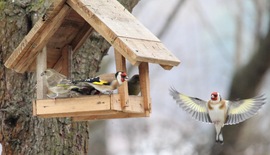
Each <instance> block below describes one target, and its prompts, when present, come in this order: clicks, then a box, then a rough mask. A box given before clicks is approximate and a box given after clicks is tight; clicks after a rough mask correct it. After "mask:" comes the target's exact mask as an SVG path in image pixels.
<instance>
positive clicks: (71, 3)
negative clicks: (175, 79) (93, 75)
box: [5, 0, 180, 73]
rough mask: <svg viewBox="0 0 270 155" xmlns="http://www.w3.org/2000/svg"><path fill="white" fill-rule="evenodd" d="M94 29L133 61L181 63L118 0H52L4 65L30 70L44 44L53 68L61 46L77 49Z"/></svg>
mask: <svg viewBox="0 0 270 155" xmlns="http://www.w3.org/2000/svg"><path fill="white" fill-rule="evenodd" d="M93 30H95V31H97V32H98V33H99V34H100V35H102V36H103V37H104V38H105V39H106V40H107V41H108V42H109V43H110V44H111V45H112V46H113V47H114V48H115V49H116V50H117V51H118V52H119V53H120V54H121V55H123V56H124V57H125V58H126V59H127V60H128V61H129V62H130V63H131V64H133V65H138V64H140V63H141V62H147V63H156V64H159V65H161V66H162V67H163V68H164V69H171V68H172V67H174V66H177V65H178V64H179V63H180V61H179V59H178V58H176V57H175V56H174V55H173V54H172V53H171V52H170V51H169V50H168V49H167V48H166V47H165V46H164V45H163V44H162V42H161V41H160V40H159V39H158V38H157V37H156V36H155V35H153V34H152V33H151V32H150V31H149V30H148V29H147V28H145V27H144V26H143V25H142V24H141V23H140V22H139V21H138V20H137V19H136V18H135V17H134V16H133V15H132V14H131V13H130V12H129V11H128V10H126V9H125V8H124V7H123V6H122V5H121V4H120V3H119V2H118V1H116V0H91V1H89V0H55V1H53V3H52V4H51V6H50V8H49V9H48V10H47V12H46V14H45V15H44V16H43V17H42V18H40V19H39V20H38V21H37V22H36V24H35V25H34V26H33V28H32V29H31V31H30V32H29V33H28V34H27V35H26V36H25V37H24V39H23V40H22V42H21V43H20V44H19V45H18V47H17V48H16V49H15V50H14V52H13V53H12V54H11V56H10V57H9V58H8V59H7V61H6V62H5V66H6V67H7V68H10V69H14V70H15V71H17V72H20V73H23V72H26V71H33V70H34V69H35V66H36V57H37V55H38V53H39V51H41V50H42V48H43V47H44V46H46V47H47V51H48V55H47V61H48V68H53V67H54V66H56V65H57V64H58V63H59V62H60V61H62V60H61V56H62V50H63V48H65V47H67V46H71V48H72V49H73V50H76V49H78V48H79V47H80V46H81V45H82V44H83V42H84V41H85V40H86V39H87V37H88V36H89V35H90V34H91V33H92V32H93ZM59 64H61V63H59Z"/></svg>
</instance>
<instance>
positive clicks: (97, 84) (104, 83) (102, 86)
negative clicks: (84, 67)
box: [72, 71, 128, 94]
mask: <svg viewBox="0 0 270 155" xmlns="http://www.w3.org/2000/svg"><path fill="white" fill-rule="evenodd" d="M127 79H128V76H127V74H126V73H125V72H122V71H118V72H116V73H108V74H101V75H99V76H97V77H94V78H90V79H85V80H75V81H72V83H74V84H75V85H77V84H79V83H81V82H83V83H85V84H89V85H90V86H92V87H94V88H95V89H96V90H98V91H100V92H102V93H105V92H108V93H109V94H112V92H113V90H115V89H116V88H118V87H119V86H121V85H122V84H123V83H124V82H125V81H126V80H127Z"/></svg>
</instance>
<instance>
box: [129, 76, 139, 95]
mask: <svg viewBox="0 0 270 155" xmlns="http://www.w3.org/2000/svg"><path fill="white" fill-rule="evenodd" d="M140 92H141V87H140V77H139V75H138V74H135V75H133V76H132V77H131V78H130V79H129V80H128V94H129V95H139V93H140Z"/></svg>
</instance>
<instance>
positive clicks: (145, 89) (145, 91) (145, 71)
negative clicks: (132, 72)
mask: <svg viewBox="0 0 270 155" xmlns="http://www.w3.org/2000/svg"><path fill="white" fill-rule="evenodd" d="M139 76H140V86H141V94H142V97H143V100H144V109H145V112H146V113H148V114H149V113H150V112H151V98H150V80H149V65H148V63H146V62H142V63H141V64H140V65H139Z"/></svg>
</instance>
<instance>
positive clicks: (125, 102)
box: [114, 50, 129, 109]
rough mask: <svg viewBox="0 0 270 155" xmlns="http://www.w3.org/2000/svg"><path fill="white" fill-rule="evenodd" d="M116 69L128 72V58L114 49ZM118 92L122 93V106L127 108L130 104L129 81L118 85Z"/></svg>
mask: <svg viewBox="0 0 270 155" xmlns="http://www.w3.org/2000/svg"><path fill="white" fill-rule="evenodd" d="M114 55H115V65H116V71H123V72H127V67H126V59H125V57H123V56H122V55H121V54H120V53H119V52H118V51H117V50H115V51H114ZM118 93H119V94H120V100H121V106H122V108H123V109H126V108H127V107H128V106H129V99H128V86H127V82H124V83H123V84H122V85H121V86H120V87H118Z"/></svg>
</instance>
